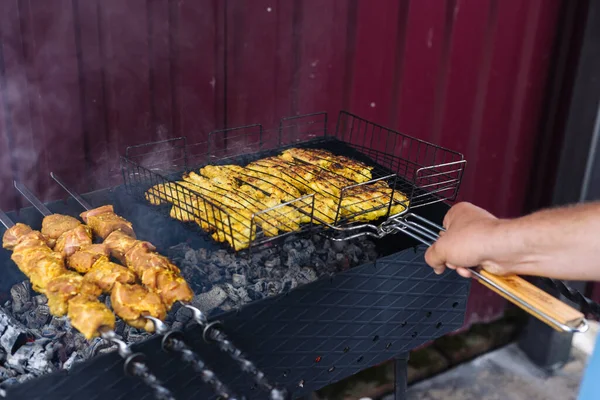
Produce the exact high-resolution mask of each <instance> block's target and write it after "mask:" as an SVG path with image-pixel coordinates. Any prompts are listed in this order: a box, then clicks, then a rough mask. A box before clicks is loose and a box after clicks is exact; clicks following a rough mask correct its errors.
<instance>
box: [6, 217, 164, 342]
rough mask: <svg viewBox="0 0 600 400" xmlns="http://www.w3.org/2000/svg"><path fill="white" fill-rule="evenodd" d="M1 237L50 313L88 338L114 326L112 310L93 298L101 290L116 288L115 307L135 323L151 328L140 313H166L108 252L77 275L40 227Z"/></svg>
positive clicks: (16, 230)
mask: <svg viewBox="0 0 600 400" xmlns="http://www.w3.org/2000/svg"><path fill="white" fill-rule="evenodd" d="M28 231H29V232H28ZM23 232H28V233H25V234H24V235H23V234H22V233H23ZM4 237H5V240H4V244H3V245H4V247H7V248H12V249H13V254H12V256H11V258H12V259H13V261H15V263H16V264H17V266H18V267H19V269H21V271H23V272H24V273H25V274H26V275H27V276H28V277H29V278H30V280H31V281H32V286H33V287H34V289H35V290H36V291H38V292H40V293H43V294H45V295H46V296H47V297H48V306H49V308H50V312H51V314H52V315H55V316H62V315H65V313H66V314H67V316H68V317H69V319H70V320H71V323H72V325H73V326H74V327H75V328H76V329H77V330H78V331H80V332H81V333H82V334H83V335H84V336H85V337H86V338H88V339H90V338H92V337H94V336H97V335H98V330H99V329H100V328H101V327H102V326H106V327H109V328H110V329H113V328H114V321H115V318H114V315H113V314H112V313H111V312H110V310H109V309H108V308H107V307H106V306H105V305H104V303H101V302H100V301H98V299H97V297H98V296H99V295H100V294H101V293H102V292H105V293H114V295H112V294H111V303H112V305H113V308H114V310H115V312H116V313H117V315H118V316H119V317H121V318H122V319H123V320H124V321H125V322H126V323H128V324H130V325H131V326H134V327H136V328H143V329H146V330H148V331H149V332H153V331H154V325H153V324H152V323H148V322H149V321H148V320H147V319H146V318H144V316H145V315H151V316H153V317H156V318H159V319H164V317H165V316H166V309H165V307H164V305H163V304H162V302H161V300H160V297H159V296H158V295H157V294H155V293H151V292H150V291H149V290H147V289H146V288H144V287H142V286H140V285H137V284H130V283H133V282H134V281H135V275H134V274H133V272H132V271H130V270H129V269H127V268H125V267H123V266H120V265H118V264H115V263H112V262H110V261H109V260H108V257H106V256H100V257H99V258H98V259H97V260H96V261H95V262H94V264H93V266H92V268H91V269H90V270H89V271H88V273H87V274H86V275H85V276H81V275H79V274H77V273H76V272H74V271H69V270H67V269H66V268H65V266H64V261H63V259H62V257H61V256H60V255H59V254H57V253H56V252H53V251H52V250H51V249H50V248H49V247H48V245H47V243H48V240H47V238H45V236H44V235H42V234H41V233H40V232H38V231H33V230H31V228H29V229H26V228H25V226H22V224H21V225H16V226H15V227H13V228H11V229H9V230H7V231H6V233H5V235H4ZM76 254H77V253H76ZM116 286H118V290H116V289H115V287H116ZM130 293H132V294H133V295H132V294H130ZM98 324H100V325H98Z"/></svg>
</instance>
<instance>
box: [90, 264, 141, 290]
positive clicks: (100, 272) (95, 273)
mask: <svg viewBox="0 0 600 400" xmlns="http://www.w3.org/2000/svg"><path fill="white" fill-rule="evenodd" d="M83 280H84V281H85V282H89V283H91V284H94V285H96V286H98V287H99V288H100V289H102V291H103V292H104V293H110V291H111V290H112V288H113V286H114V285H115V283H117V282H118V283H134V282H135V274H134V273H133V272H131V271H130V270H129V269H127V268H126V267H123V266H122V265H119V264H115V263H113V262H110V261H109V259H108V257H106V256H100V258H99V259H98V260H97V261H96V262H95V263H94V265H93V266H92V268H91V269H90V270H89V272H88V273H87V274H85V276H84V277H83Z"/></svg>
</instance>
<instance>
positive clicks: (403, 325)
mask: <svg viewBox="0 0 600 400" xmlns="http://www.w3.org/2000/svg"><path fill="white" fill-rule="evenodd" d="M406 324H408V322H406V321H402V324H400V326H401V327H403V328H404V327H405V326H406Z"/></svg>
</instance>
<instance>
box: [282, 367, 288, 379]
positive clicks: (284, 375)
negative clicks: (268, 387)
mask: <svg viewBox="0 0 600 400" xmlns="http://www.w3.org/2000/svg"><path fill="white" fill-rule="evenodd" d="M289 373H290V370H289V369H286V370H285V371H283V377H284V378H287V376H288V375H289Z"/></svg>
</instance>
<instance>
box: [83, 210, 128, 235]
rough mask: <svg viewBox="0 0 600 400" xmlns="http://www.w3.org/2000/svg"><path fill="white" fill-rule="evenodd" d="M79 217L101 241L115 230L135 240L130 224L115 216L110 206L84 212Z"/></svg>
mask: <svg viewBox="0 0 600 400" xmlns="http://www.w3.org/2000/svg"><path fill="white" fill-rule="evenodd" d="M80 216H81V219H83V220H84V221H85V223H86V224H87V225H88V226H89V227H90V228H92V231H93V232H94V233H95V234H96V235H97V236H99V237H100V238H102V239H105V238H106V237H107V236H108V235H109V234H110V233H111V232H113V231H116V230H120V231H122V232H124V233H126V234H128V235H129V236H131V237H133V238H135V232H134V231H133V226H132V224H131V222H129V221H127V220H126V219H125V218H123V217H121V216H119V215H117V214H115V211H114V209H113V206H112V205H105V206H101V207H98V208H94V209H92V210H88V211H84V212H82V213H81V214H80Z"/></svg>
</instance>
